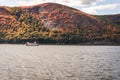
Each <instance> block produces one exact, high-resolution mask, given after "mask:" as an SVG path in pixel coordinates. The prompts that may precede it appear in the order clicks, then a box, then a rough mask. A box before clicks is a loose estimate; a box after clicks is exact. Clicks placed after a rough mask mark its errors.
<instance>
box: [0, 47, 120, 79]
mask: <svg viewBox="0 0 120 80" xmlns="http://www.w3.org/2000/svg"><path fill="white" fill-rule="evenodd" d="M0 80H120V46H52V45H41V46H38V47H37V46H35V47H33V46H29V47H28V46H24V45H0Z"/></svg>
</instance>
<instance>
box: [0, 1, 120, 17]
mask: <svg viewBox="0 0 120 80" xmlns="http://www.w3.org/2000/svg"><path fill="white" fill-rule="evenodd" d="M46 2H54V3H59V4H64V5H67V6H71V7H74V8H77V9H79V10H81V11H84V12H87V13H89V14H94V15H105V14H120V0H0V6H12V7H14V6H30V5H36V4H41V3H46Z"/></svg>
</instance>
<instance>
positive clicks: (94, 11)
mask: <svg viewBox="0 0 120 80" xmlns="http://www.w3.org/2000/svg"><path fill="white" fill-rule="evenodd" d="M118 6H120V4H116V3H114V4H107V5H99V6H93V7H89V8H82V11H84V12H87V13H90V14H97V11H98V10H106V9H107V10H112V9H115V8H117V7H118Z"/></svg>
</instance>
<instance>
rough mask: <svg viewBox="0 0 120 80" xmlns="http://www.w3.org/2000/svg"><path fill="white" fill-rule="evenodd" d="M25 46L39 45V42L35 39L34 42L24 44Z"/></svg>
mask: <svg viewBox="0 0 120 80" xmlns="http://www.w3.org/2000/svg"><path fill="white" fill-rule="evenodd" d="M25 45H26V46H39V43H37V42H36V41H35V42H33V43H32V42H31V43H30V42H27V43H26V44H25Z"/></svg>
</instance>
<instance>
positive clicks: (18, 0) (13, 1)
mask: <svg viewBox="0 0 120 80" xmlns="http://www.w3.org/2000/svg"><path fill="white" fill-rule="evenodd" d="M100 1H103V0H74V1H73V0H0V3H1V4H0V5H6V6H23V5H26V6H29V5H35V4H41V3H45V2H56V3H60V4H64V5H68V6H83V5H92V4H96V3H97V2H100Z"/></svg>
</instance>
